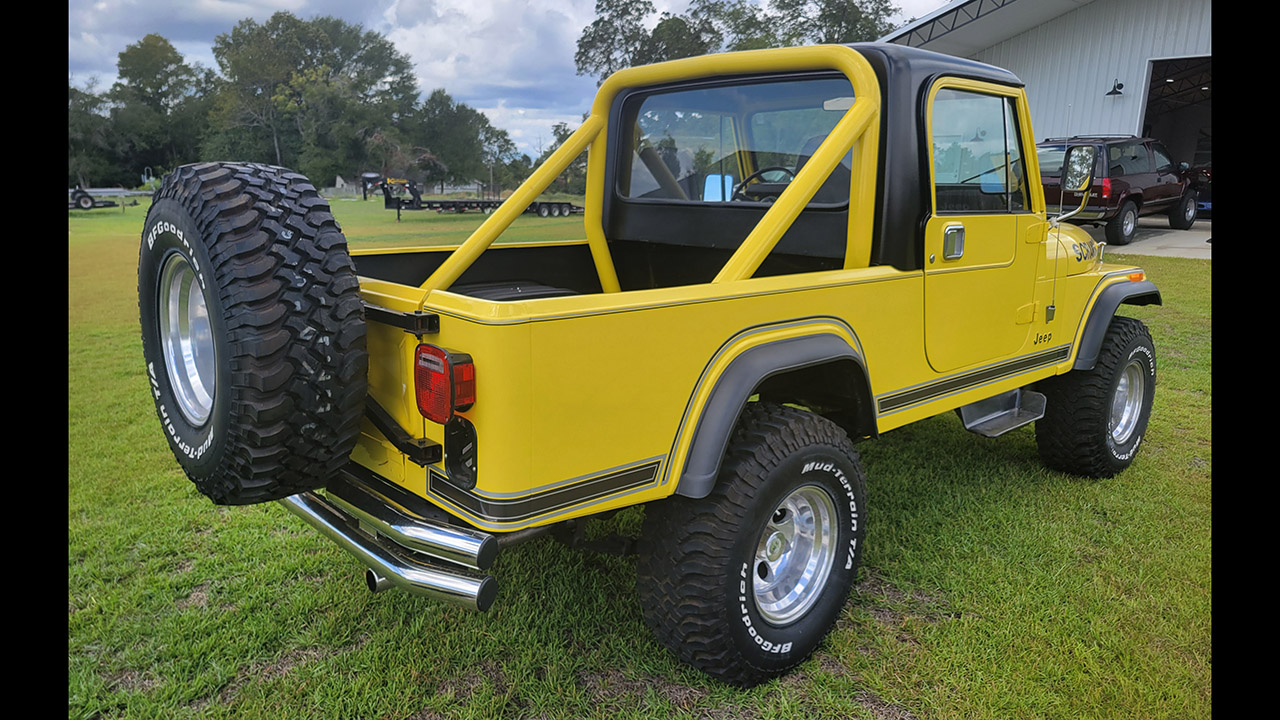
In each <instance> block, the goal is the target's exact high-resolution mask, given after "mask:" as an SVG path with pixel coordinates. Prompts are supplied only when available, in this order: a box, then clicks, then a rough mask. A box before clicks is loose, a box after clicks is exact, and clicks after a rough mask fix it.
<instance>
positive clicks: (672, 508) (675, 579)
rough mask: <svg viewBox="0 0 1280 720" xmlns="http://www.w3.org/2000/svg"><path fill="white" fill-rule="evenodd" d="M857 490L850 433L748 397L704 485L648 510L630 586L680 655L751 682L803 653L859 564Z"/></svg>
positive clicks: (861, 496) (836, 611)
mask: <svg viewBox="0 0 1280 720" xmlns="http://www.w3.org/2000/svg"><path fill="white" fill-rule="evenodd" d="M865 496H866V491H865V489H864V482H863V476H862V469H861V467H860V465H859V463H858V457H857V454H856V453H855V452H854V450H853V446H852V443H851V442H850V441H849V438H848V436H847V435H846V434H845V433H844V431H843V430H841V429H840V428H839V427H837V426H836V425H835V424H834V423H831V422H829V421H828V420H826V419H824V418H822V417H819V416H817V415H814V414H812V413H809V412H805V411H802V410H798V409H795V408H791V407H786V406H782V405H774V404H772V403H763V402H759V403H750V404H748V406H747V408H746V410H744V411H743V416H742V418H741V419H740V420H739V424H738V427H737V428H736V429H735V430H734V435H733V438H732V441H731V444H730V447H729V450H728V452H727V454H726V456H725V459H724V463H723V465H722V466H721V472H720V477H719V479H718V480H717V482H716V486H715V488H714V489H713V490H712V491H711V494H710V495H708V496H707V497H705V498H701V499H692V498H685V497H680V496H675V497H672V498H669V499H667V500H663V501H661V502H657V503H653V504H650V505H649V506H647V507H646V508H645V525H644V532H643V537H642V541H641V552H640V561H639V567H638V570H639V572H638V578H637V589H638V591H639V595H640V603H641V607H642V610H643V612H644V618H645V621H646V622H647V623H648V624H649V626H650V628H651V629H652V630H653V632H654V634H655V635H656V636H657V638H658V640H660V641H661V642H662V643H663V644H664V645H666V647H668V648H669V649H670V650H671V651H672V652H674V653H675V654H676V655H677V656H679V657H680V659H681V660H683V661H685V662H687V663H689V664H691V665H693V666H694V667H697V668H698V669H700V670H702V671H704V672H706V673H708V674H710V675H712V676H713V677H717V678H719V679H721V680H724V681H725V682H728V683H731V684H734V685H739V686H743V687H749V686H751V685H755V684H757V683H759V682H762V681H764V680H768V679H769V678H772V677H776V676H778V675H781V674H783V673H784V672H786V671H787V670H788V669H790V668H792V667H794V666H796V665H797V664H799V663H800V662H801V661H803V660H804V659H805V658H806V657H808V656H809V655H810V654H811V653H812V652H813V651H814V649H815V648H816V647H817V646H818V644H819V643H820V642H821V641H822V639H823V638H824V637H826V635H827V633H828V631H830V629H831V626H832V625H833V624H834V623H835V621H836V618H837V617H839V615H840V611H841V609H842V608H843V607H844V604H845V600H846V598H847V597H848V594H849V588H850V586H851V585H852V583H853V579H854V576H855V575H856V574H857V572H858V564H859V562H860V559H861V555H862V538H863V534H864V527H865V526H864V510H863V505H864V500H865Z"/></svg>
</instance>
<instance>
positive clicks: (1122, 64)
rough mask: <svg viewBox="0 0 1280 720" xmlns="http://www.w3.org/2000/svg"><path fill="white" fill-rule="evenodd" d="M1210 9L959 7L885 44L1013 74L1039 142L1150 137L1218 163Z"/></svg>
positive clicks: (1130, 2) (1027, 2)
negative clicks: (1028, 106) (1213, 119)
mask: <svg viewBox="0 0 1280 720" xmlns="http://www.w3.org/2000/svg"><path fill="white" fill-rule="evenodd" d="M1212 30H1213V14H1212V9H1211V3H1210V0H953V2H950V3H948V4H947V5H946V6H944V7H941V8H939V9H938V10H935V11H934V12H932V13H929V14H928V15H926V16H924V17H922V18H920V19H919V20H917V21H915V22H913V23H910V24H908V25H906V26H903V27H901V28H899V29H897V30H895V31H893V32H892V33H889V34H888V35H886V36H884V37H883V38H880V40H881V41H882V42H894V43H898V44H901V45H911V46H914V47H922V48H926V49H928V50H934V51H937V52H943V53H947V54H949V55H957V56H960V57H966V58H971V59H974V60H978V61H981V62H986V63H990V64H992V65H997V66H999V67H1003V68H1005V69H1008V70H1010V71H1012V72H1013V73H1014V74H1016V75H1017V76H1018V77H1019V78H1021V79H1022V81H1023V82H1024V83H1026V86H1027V97H1028V100H1029V101H1030V103H1031V108H1032V111H1031V112H1032V117H1031V122H1032V126H1033V127H1034V128H1035V131H1036V134H1037V137H1036V140H1043V139H1045V138H1048V137H1064V136H1070V135H1098V134H1108V135H1142V136H1147V137H1154V138H1157V139H1159V140H1161V141H1162V142H1164V144H1165V146H1166V147H1168V149H1169V151H1170V152H1171V153H1172V154H1173V156H1174V159H1175V160H1179V161H1186V162H1190V163H1192V164H1195V165H1199V164H1204V163H1209V162H1210V159H1211V154H1212V142H1213V131H1212V124H1211V106H1212V91H1213V84H1212V59H1213V58H1212V53H1213V37H1212V36H1213V33H1212Z"/></svg>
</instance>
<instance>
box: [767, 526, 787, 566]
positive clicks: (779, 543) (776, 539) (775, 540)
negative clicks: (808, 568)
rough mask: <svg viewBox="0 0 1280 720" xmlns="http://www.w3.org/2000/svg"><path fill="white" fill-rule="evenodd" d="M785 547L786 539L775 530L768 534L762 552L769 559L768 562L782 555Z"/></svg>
mask: <svg viewBox="0 0 1280 720" xmlns="http://www.w3.org/2000/svg"><path fill="white" fill-rule="evenodd" d="M786 549H787V539H786V537H784V536H783V535H782V533H780V532H775V533H774V534H772V535H770V536H769V539H768V540H767V541H765V544H764V554H765V557H766V558H768V559H769V562H774V561H775V560H777V559H778V558H780V557H782V553H783V552H784V551H785V550H786Z"/></svg>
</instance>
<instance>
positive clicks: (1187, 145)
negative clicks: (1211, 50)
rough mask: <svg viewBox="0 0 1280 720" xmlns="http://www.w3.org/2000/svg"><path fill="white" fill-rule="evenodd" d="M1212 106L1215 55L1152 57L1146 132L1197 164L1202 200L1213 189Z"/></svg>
mask: <svg viewBox="0 0 1280 720" xmlns="http://www.w3.org/2000/svg"><path fill="white" fill-rule="evenodd" d="M1212 107H1213V57H1212V56H1209V55H1203V56H1196V57H1183V58H1167V59H1161V60H1152V61H1151V81H1150V82H1149V83H1148V85H1147V102H1146V110H1145V111H1144V115H1143V120H1142V133H1143V135H1146V136H1147V137H1153V138H1155V139H1157V140H1159V141H1160V142H1162V143H1164V146H1165V147H1166V148H1168V150H1169V153H1170V154H1171V155H1172V156H1173V159H1174V160H1175V161H1177V162H1186V163H1190V164H1191V166H1192V167H1194V168H1197V170H1198V171H1199V172H1198V174H1197V183H1198V184H1199V185H1201V189H1200V196H1201V198H1200V199H1201V201H1202V202H1203V201H1208V200H1209V195H1210V191H1211V186H1209V184H1208V183H1209V181H1210V180H1211V179H1212V170H1211V169H1210V168H1211V165H1212V162H1213V124H1212V121H1211V120H1212V115H1213V113H1212ZM1203 209H1207V208H1205V207H1202V210H1203Z"/></svg>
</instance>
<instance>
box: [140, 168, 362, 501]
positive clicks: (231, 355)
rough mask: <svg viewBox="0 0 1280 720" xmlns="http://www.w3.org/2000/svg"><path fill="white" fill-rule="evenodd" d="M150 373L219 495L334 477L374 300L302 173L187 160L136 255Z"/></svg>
mask: <svg viewBox="0 0 1280 720" xmlns="http://www.w3.org/2000/svg"><path fill="white" fill-rule="evenodd" d="M138 312H139V316H140V319H141V323H142V351H143V355H144V359H145V361H146V367H147V379H148V380H149V382H150V385H151V392H152V395H153V396H154V399H155V404H156V412H157V414H158V415H159V416H160V422H161V425H162V426H163V428H164V434H165V437H167V438H168V441H169V446H170V448H171V449H172V450H173V453H174V456H175V457H176V458H177V459H178V463H179V465H181V466H182V469H183V470H184V471H185V472H186V474H187V476H188V477H189V478H190V479H191V480H192V482H194V483H195V486H196V488H197V489H198V490H199V491H200V492H201V493H203V494H204V495H205V496H207V497H208V498H209V499H211V500H212V501H213V502H215V503H217V504H220V505H246V504H250V503H258V502H265V501H267V500H276V499H279V498H282V497H286V496H288V495H293V494H295V493H298V492H302V491H305V490H312V489H315V488H317V487H321V486H323V485H325V484H326V483H327V482H328V481H329V479H330V478H332V477H333V476H334V475H335V473H336V472H337V471H338V469H339V468H340V467H341V466H342V465H343V464H345V463H346V461H347V456H348V455H349V454H350V452H351V450H352V448H353V447H354V446H355V442H356V438H357V437H358V435H359V432H360V418H361V415H362V413H363V408H364V399H365V394H366V392H367V390H366V388H367V378H366V375H367V369H368V354H367V353H366V350H365V324H364V309H363V305H362V303H361V301H360V292H359V284H358V282H357V280H356V274H355V268H354V266H353V265H352V262H351V258H350V257H349V256H348V254H347V241H346V238H345V237H344V236H343V235H342V232H341V229H340V228H339V227H338V223H337V221H336V220H334V218H333V215H332V214H330V212H329V204H328V202H326V201H325V199H324V198H322V197H320V195H319V193H317V192H316V189H315V187H314V186H312V185H311V183H310V182H308V180H307V178H306V177H304V176H302V175H299V174H297V173H294V172H292V171H290V170H286V169H284V168H278V167H271V166H268V165H256V164H248V163H201V164H195V165H186V166H183V167H180V168H178V169H177V170H175V171H173V172H172V173H171V174H169V175H168V176H166V177H165V179H164V181H163V182H162V183H161V185H160V188H159V189H158V190H156V192H155V195H154V196H153V199H152V204H151V208H150V210H149V211H148V212H147V219H146V223H145V224H144V225H143V231H142V247H141V251H140V253H139V256H138Z"/></svg>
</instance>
